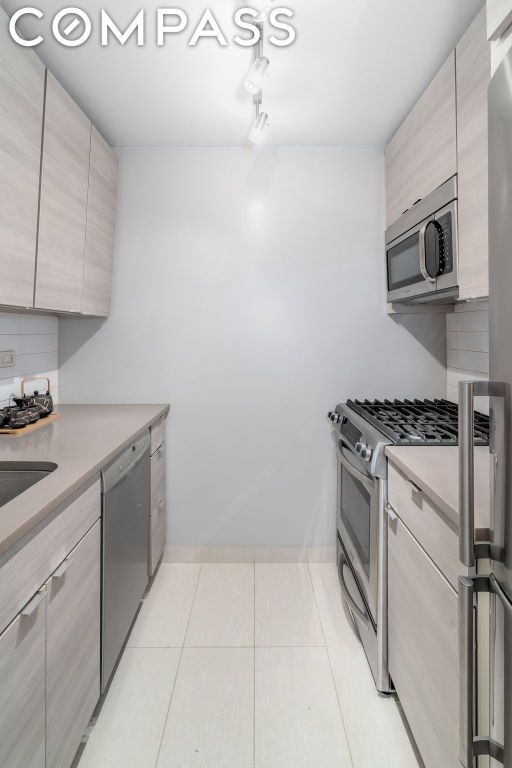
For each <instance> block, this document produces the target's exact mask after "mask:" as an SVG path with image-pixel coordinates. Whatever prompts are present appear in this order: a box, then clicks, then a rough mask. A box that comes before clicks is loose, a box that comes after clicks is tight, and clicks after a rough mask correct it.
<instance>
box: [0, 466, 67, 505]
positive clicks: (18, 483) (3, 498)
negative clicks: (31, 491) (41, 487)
mask: <svg viewBox="0 0 512 768" xmlns="http://www.w3.org/2000/svg"><path fill="white" fill-rule="evenodd" d="M55 469H57V464H53V463H51V462H37V461H0V507H3V505H4V504H7V502H9V501H12V499H15V498H16V496H19V495H20V493H23V492H24V491H26V490H28V488H31V487H32V486H33V485H35V484H36V483H38V482H39V481H40V480H43V479H44V478H45V477H47V476H48V475H49V474H50V473H51V472H53V471H54V470H55Z"/></svg>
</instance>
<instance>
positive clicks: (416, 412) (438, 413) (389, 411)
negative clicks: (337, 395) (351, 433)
mask: <svg viewBox="0 0 512 768" xmlns="http://www.w3.org/2000/svg"><path fill="white" fill-rule="evenodd" d="M347 405H348V407H349V408H351V409H352V410H353V411H355V412H356V413H358V414H359V415H360V416H362V417H363V418H364V419H366V421H368V422H370V424H373V426H374V427H376V428H377V429H378V430H379V431H380V432H382V433H383V434H384V435H386V437H388V438H389V439H390V440H392V441H393V443H394V444H395V445H457V444H458V434H459V413H458V407H457V405H456V404H455V403H452V402H450V401H449V400H382V401H381V400H374V401H371V400H349V401H348V402H347ZM488 444H489V417H488V416H485V415H484V414H483V413H478V412H475V445H488Z"/></svg>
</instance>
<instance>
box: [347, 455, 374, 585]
mask: <svg viewBox="0 0 512 768" xmlns="http://www.w3.org/2000/svg"><path fill="white" fill-rule="evenodd" d="M341 488H342V491H341V519H342V522H343V524H344V526H345V528H346V529H347V532H348V535H349V536H350V540H351V543H352V545H353V547H354V549H355V550H356V552H357V556H358V558H359V560H360V562H361V565H362V566H363V569H364V572H365V573H366V575H367V577H368V578H370V516H371V496H370V494H369V493H368V491H367V490H366V488H365V487H364V486H363V485H362V484H361V483H360V482H359V481H358V480H356V479H355V477H352V475H351V474H349V473H348V472H347V470H346V469H345V468H344V467H341Z"/></svg>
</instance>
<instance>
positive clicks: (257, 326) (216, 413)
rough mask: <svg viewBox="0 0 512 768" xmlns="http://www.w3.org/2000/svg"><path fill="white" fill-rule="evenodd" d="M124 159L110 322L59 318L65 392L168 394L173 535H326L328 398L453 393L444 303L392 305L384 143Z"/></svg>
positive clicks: (116, 396)
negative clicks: (440, 309)
mask: <svg viewBox="0 0 512 768" xmlns="http://www.w3.org/2000/svg"><path fill="white" fill-rule="evenodd" d="M120 160H121V163H120V198H119V218H118V237H117V254H116V262H115V272H114V294H113V316H112V318H111V319H110V320H108V321H107V322H105V323H103V324H102V323H101V322H99V321H95V320H89V321H84V320H75V319H66V320H62V321H61V323H60V329H61V333H60V349H61V356H60V359H61V369H60V385H61V387H60V388H61V392H60V396H61V400H62V401H64V402H79V401H86V402H87V401H89V402H94V401H97V402H114V401H116V400H121V401H125V402H163V401H169V402H170V403H171V407H172V413H171V416H170V423H169V429H168V441H169V451H168V456H169V458H168V461H169V464H168V489H169V490H168V502H169V503H168V508H169V521H168V535H169V541H168V543H169V544H173V545H183V546H184V545H196V546H198V545H218V546H234V547H236V546H256V547H258V546H261V547H266V546H284V547H300V546H303V545H309V546H319V545H331V544H333V543H334V536H335V462H334V455H333V446H332V442H331V440H330V430H329V424H328V422H327V421H326V418H325V416H326V413H327V411H328V410H329V409H331V408H332V407H333V406H334V405H335V404H336V403H337V402H339V401H341V400H343V399H345V398H347V397H348V396H360V397H364V396H368V397H373V396H392V397H395V396H396V397H399V396H407V395H408V396H426V395H428V396H442V395H444V393H445V390H446V370H445V360H446V334H445V318H444V316H443V315H440V316H437V317H432V316H413V317H408V318H403V317H402V318H398V319H393V318H389V317H387V316H386V314H385V304H384V250H383V231H384V201H383V190H384V182H383V153H382V150H380V149H376V148H342V147H322V148H311V147H310V148H279V149H277V148H265V149H261V150H258V151H251V150H248V149H237V148H218V149H217V148H204V149H201V148H199V149H198V148H194V149H193V148H189V149H186V148H185V149H183V148H170V149H165V148H163V149H127V150H122V151H121V152H120Z"/></svg>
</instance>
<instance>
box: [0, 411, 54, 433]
mask: <svg viewBox="0 0 512 768" xmlns="http://www.w3.org/2000/svg"><path fill="white" fill-rule="evenodd" d="M57 419H60V413H51V414H50V415H49V416H47V417H46V419H39V421H35V422H34V423H33V424H29V425H28V426H26V427H21V429H9V427H0V435H10V436H11V437H13V436H14V437H23V435H28V433H29V432H35V431H36V430H37V429H42V428H43V427H46V425H47V424H53V422H54V421H57Z"/></svg>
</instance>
